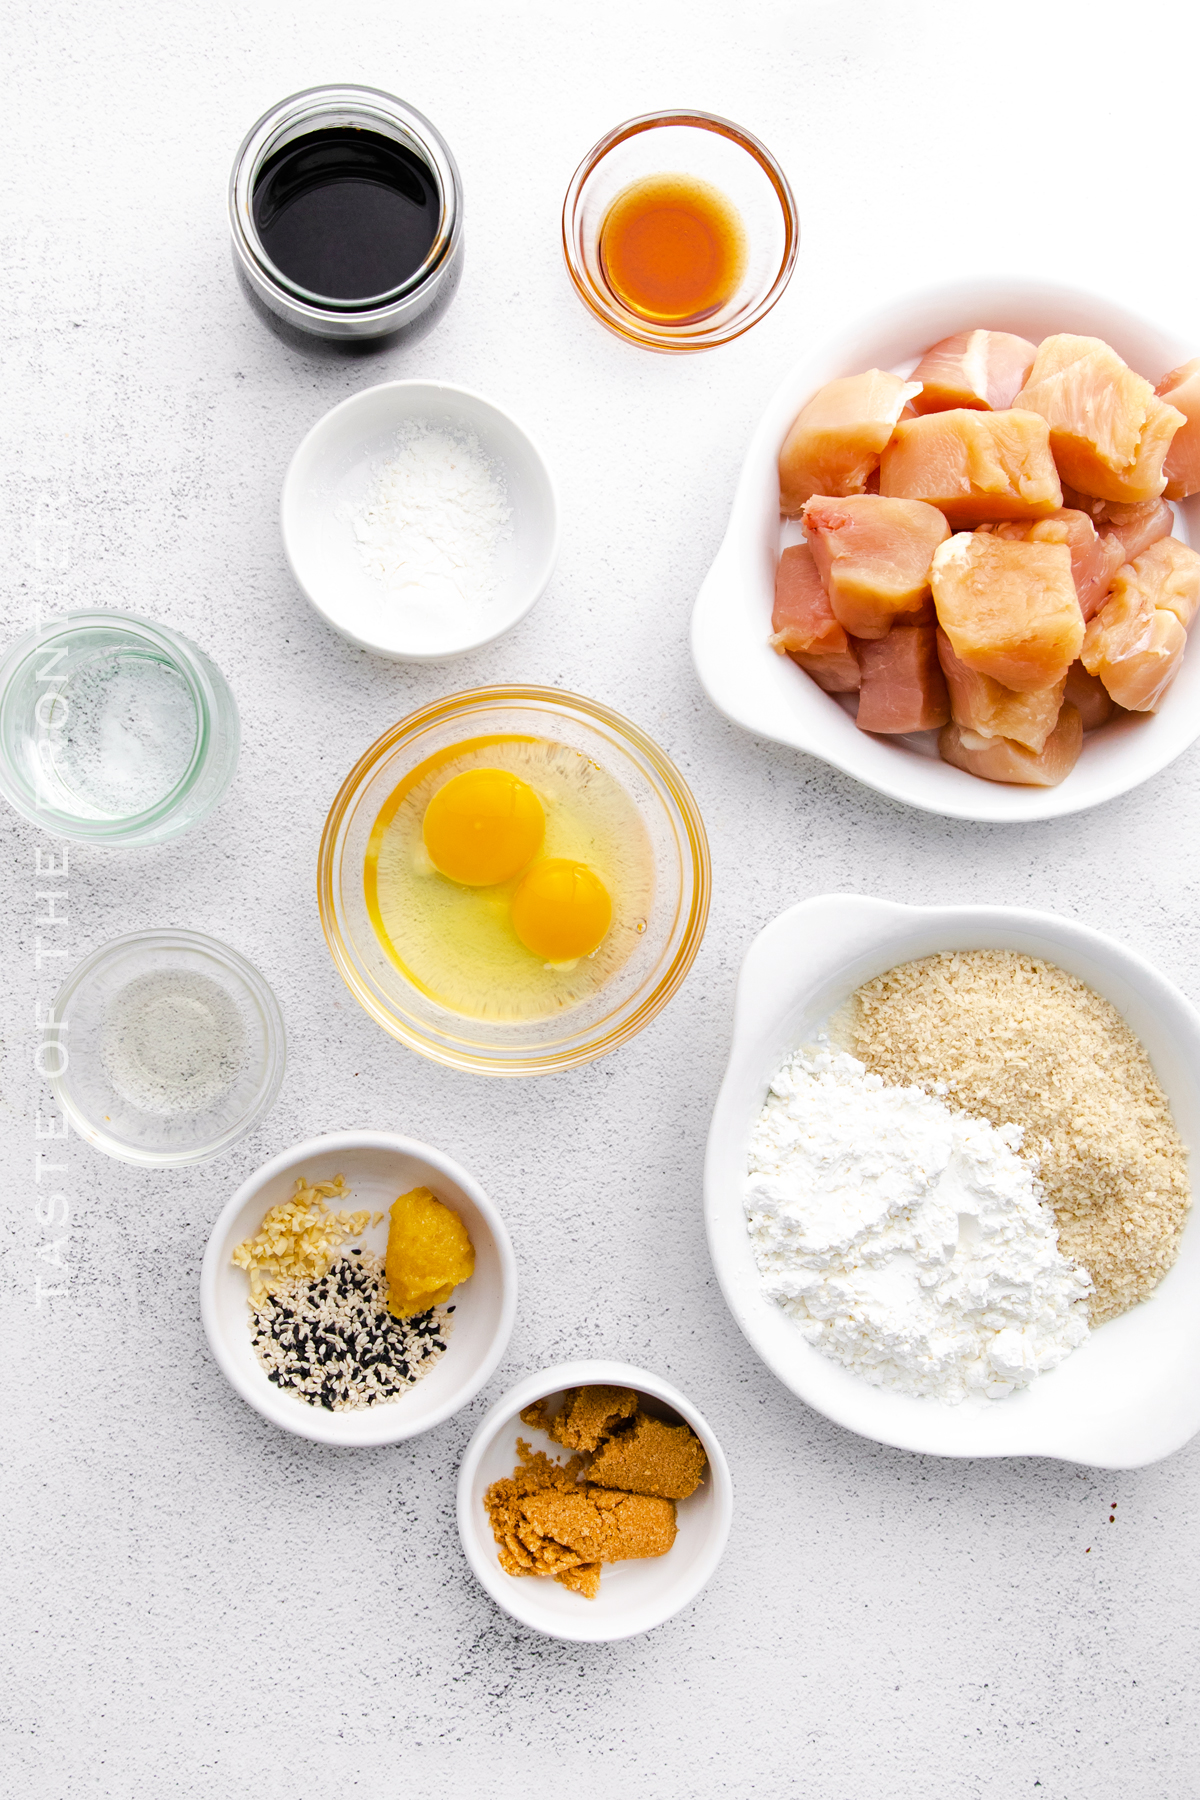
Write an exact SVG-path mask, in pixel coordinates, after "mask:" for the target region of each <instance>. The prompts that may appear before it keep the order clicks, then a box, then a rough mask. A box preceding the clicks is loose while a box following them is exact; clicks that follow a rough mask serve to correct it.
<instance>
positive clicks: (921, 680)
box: [858, 625, 950, 732]
mask: <svg viewBox="0 0 1200 1800" xmlns="http://www.w3.org/2000/svg"><path fill="white" fill-rule="evenodd" d="M936 635H937V633H936V631H935V628H934V627H933V626H932V625H894V626H893V627H892V629H891V631H889V632H888V634H887V636H886V637H881V638H873V639H871V640H870V641H869V642H866V643H861V644H859V646H858V660H859V665H860V667H861V669H862V687H861V689H860V690H859V696H858V728H859V730H860V731H882V732H897V731H933V730H935V729H936V728H937V727H938V726H941V725H944V724H945V723H946V721H947V720H948V719H949V717H950V701H949V697H948V695H947V693H946V681H945V677H944V676H943V674H942V670H941V665H940V663H939V662H938V655H937V645H936V642H935V638H936Z"/></svg>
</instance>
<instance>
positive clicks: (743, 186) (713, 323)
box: [562, 112, 800, 352]
mask: <svg viewBox="0 0 1200 1800" xmlns="http://www.w3.org/2000/svg"><path fill="white" fill-rule="evenodd" d="M562 233H563V254H564V255H565V257H566V261H567V269H568V271H569V272H570V276H571V279H572V281H573V282H574V283H575V287H576V289H577V291H578V293H579V296H580V298H581V299H582V300H583V302H584V304H585V305H586V306H587V307H588V308H589V309H590V310H591V311H592V312H593V313H594V314H595V315H596V317H597V318H598V319H599V320H600V321H601V323H602V324H604V325H607V326H608V328H609V330H610V331H614V332H616V334H617V336H618V337H622V338H625V339H626V340H627V341H628V342H630V343H635V344H641V345H644V346H645V348H647V349H649V350H663V351H667V352H680V351H690V350H711V349H713V348H714V347H715V346H716V345H717V344H727V343H729V342H730V340H731V339H732V338H735V337H740V336H741V334H742V333H743V332H744V331H749V329H750V327H751V326H752V325H756V324H757V323H758V321H759V320H760V319H761V318H762V317H763V316H764V315H765V314H766V313H768V312H769V311H770V310H771V308H772V307H773V306H774V304H775V302H776V301H777V300H778V299H779V296H780V295H781V294H782V293H783V290H784V288H785V287H786V286H787V284H788V281H789V280H790V279H791V273H792V269H793V267H794V266H795V262H796V251H797V248H798V245H799V241H800V227H799V222H798V220H797V217H796V203H795V200H794V199H793V196H792V190H791V188H790V186H789V185H788V180H787V177H786V176H785V174H784V173H783V170H782V169H781V168H780V166H779V164H778V163H777V162H776V160H775V158H774V157H773V156H772V155H771V153H770V151H769V150H768V149H767V147H766V145H765V144H761V143H760V142H759V141H758V139H757V138H756V137H752V136H751V134H750V133H749V132H747V131H743V130H742V129H741V128H740V127H739V126H737V125H734V124H731V122H730V121H729V120H728V119H721V118H718V117H717V116H716V115H715V114H713V113H699V112H661V113H647V114H645V115H644V116H643V117H642V118H638V119H629V120H627V121H626V123H625V124H623V125H618V126H617V127H616V128H615V129H614V130H613V131H610V132H608V133H607V134H606V135H605V136H604V137H602V138H601V139H600V142H599V143H598V144H596V145H595V146H594V147H593V149H592V150H590V151H589V153H588V154H587V156H585V157H584V159H583V161H582V162H581V163H580V165H579V167H578V169H577V170H576V171H575V175H574V177H573V179H572V181H571V185H570V187H569V188H568V189H567V197H566V199H565V201H564V202H563V219H562Z"/></svg>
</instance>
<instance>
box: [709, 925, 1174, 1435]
mask: <svg viewBox="0 0 1200 1800" xmlns="http://www.w3.org/2000/svg"><path fill="white" fill-rule="evenodd" d="M948 950H1013V951H1020V952H1024V953H1027V954H1030V955H1033V956H1037V957H1040V958H1042V959H1044V960H1045V961H1046V962H1049V963H1054V964H1057V965H1058V966H1059V967H1060V968H1062V969H1065V970H1066V971H1067V972H1068V973H1069V974H1072V975H1075V976H1077V977H1078V978H1079V979H1080V980H1081V981H1084V982H1086V983H1087V984H1088V986H1090V987H1091V988H1093V989H1094V990H1095V991H1096V993H1098V994H1100V995H1102V996H1103V997H1104V998H1105V999H1107V1000H1109V1001H1111V1003H1112V1004H1113V1006H1115V1008H1116V1009H1117V1011H1118V1013H1120V1015H1121V1016H1122V1018H1123V1019H1124V1020H1125V1022H1126V1023H1127V1024H1128V1026H1129V1027H1130V1029H1131V1030H1132V1031H1133V1032H1134V1033H1135V1034H1136V1036H1137V1037H1138V1038H1140V1040H1141V1042H1142V1044H1143V1045H1144V1047H1145V1049H1146V1051H1147V1052H1148V1054H1149V1057H1150V1060H1151V1063H1152V1064H1153V1067H1154V1072H1155V1074H1156V1076H1157V1078H1158V1081H1159V1083H1160V1084H1161V1086H1162V1088H1163V1090H1164V1092H1165V1094H1166V1096H1167V1099H1168V1101H1169V1102H1170V1106H1171V1111H1172V1113H1173V1115H1174V1119H1175V1124H1176V1126H1177V1127H1178V1130H1179V1133H1180V1136H1181V1137H1182V1139H1183V1142H1184V1145H1185V1146H1186V1148H1187V1150H1188V1152H1189V1154H1190V1156H1191V1157H1192V1158H1194V1156H1195V1153H1196V1150H1197V1148H1198V1147H1200V1014H1197V1012H1196V1010H1195V1009H1194V1008H1193V1007H1192V1006H1191V1004H1190V1003H1189V1002H1188V1001H1187V1000H1186V999H1185V998H1184V997H1183V995H1182V994H1180V993H1179V991H1178V990H1177V989H1176V988H1174V987H1172V985H1171V984H1170V983H1169V982H1168V981H1166V980H1165V979H1164V978H1163V977H1162V976H1161V975H1159V974H1158V973H1157V971H1156V970H1154V969H1153V968H1152V967H1151V966H1150V965H1149V964H1148V963H1147V962H1145V961H1144V960H1143V959H1142V958H1141V957H1140V956H1138V955H1136V954H1135V953H1134V952H1133V951H1130V950H1128V949H1126V948H1125V947H1124V946H1123V945H1121V944H1119V943H1117V942H1115V941H1114V940H1113V939H1111V938H1108V937H1106V936H1104V935H1103V934H1101V933H1100V932H1097V931H1093V930H1091V929H1090V928H1089V927H1087V926H1084V925H1079V924H1076V923H1075V922H1074V921H1073V920H1070V919H1065V918H1061V917H1059V916H1057V915H1055V914H1053V913H1041V912H1035V911H1032V910H1026V909H1024V908H1018V907H992V906H952V907H910V906H900V905H896V904H894V903H892V902H889V901H884V900H877V899H871V898H867V897H865V896H861V895H856V894H830V895H822V896H819V897H817V898H815V899H811V900H806V901H803V902H801V903H800V904H799V905H798V906H793V907H791V908H790V909H789V910H788V911H787V912H785V913H783V914H781V915H780V917H779V918H777V919H775V920H774V921H773V922H772V923H771V924H770V925H768V926H767V927H766V929H765V930H764V931H762V932H761V933H760V934H759V936H758V937H757V938H755V940H754V942H753V943H752V944H751V946H750V948H749V950H748V951H747V953H746V957H745V960H744V962H743V964H742V970H741V974H740V977H739V980H738V988H737V997H736V1001H735V1008H734V1027H733V1043H732V1046H731V1049H730V1057H729V1063H728V1067H727V1069H726V1073H725V1078H724V1081H723V1083H722V1086H721V1090H720V1093H719V1095H718V1098H717V1103H716V1106H715V1108H714V1111H713V1118H712V1125H711V1128H710V1131H709V1138H708V1150H707V1157H706V1163H705V1184H704V1185H705V1216H706V1224H707V1230H708V1241H709V1248H710V1251H711V1253H712V1259H713V1266H714V1268H715V1270H716V1274H717V1278H718V1280H719V1282H720V1284H721V1288H722V1291H723V1293H724V1295H725V1299H726V1301H727V1303H728V1305H729V1308H730V1310H731V1312H732V1313H733V1316H734V1318H735V1319H736V1321H737V1323H738V1325H739V1326H740V1327H741V1329H742V1331H743V1332H744V1333H745V1336H746V1337H747V1339H748V1340H749V1342H750V1344H751V1345H752V1347H753V1348H754V1349H755V1350H756V1351H757V1353H758V1354H759V1356H760V1357H761V1358H762V1359H763V1361H764V1362H765V1363H766V1364H767V1367H768V1368H770V1369H771V1370H772V1371H773V1372H774V1373H775V1374H776V1375H777V1376H778V1377H779V1379H780V1380H781V1381H782V1382H783V1383H784V1385H785V1386H786V1387H789V1388H790V1389H791V1390H792V1392H793V1393H795V1394H797V1395H798V1396H799V1397H800V1398H801V1399H802V1400H804V1401H806V1402H807V1403H808V1405H810V1406H813V1407H815V1408H816V1409H817V1411H819V1412H822V1413H824V1414H825V1415H826V1416H827V1417H828V1418H830V1419H833V1420H834V1421H835V1422H836V1423H838V1424H840V1425H844V1426H846V1427H847V1428H848V1429H849V1430H852V1431H857V1432H860V1433H861V1434H862V1435H863V1436H865V1437H871V1438H875V1439H877V1440H878V1441H879V1442H881V1443H885V1444H892V1445H895V1446H897V1447H898V1448H900V1449H905V1450H914V1451H920V1452H924V1453H927V1454H933V1455H942V1456H1052V1457H1059V1458H1061V1459H1063V1460H1064V1461H1068V1462H1078V1463H1087V1464H1091V1465H1094V1466H1098V1467H1102V1468H1137V1467H1141V1466H1142V1465H1144V1464H1146V1463H1151V1462H1155V1461H1157V1460H1159V1459H1160V1458H1161V1457H1164V1456H1168V1455H1170V1454H1171V1453H1172V1452H1173V1451H1175V1450H1177V1449H1179V1448H1180V1447H1181V1446H1182V1445H1183V1444H1185V1443H1186V1442H1187V1441H1188V1439H1189V1438H1191V1437H1192V1436H1193V1435H1194V1434H1195V1432H1196V1431H1197V1430H1200V1306H1198V1305H1197V1298H1198V1296H1200V1226H1198V1225H1197V1223H1196V1222H1195V1220H1194V1219H1193V1220H1191V1221H1190V1222H1189V1224H1188V1225H1187V1226H1186V1228H1185V1229H1184V1231H1183V1234H1182V1238H1181V1240H1180V1250H1179V1256H1178V1259H1177V1261H1176V1263H1175V1265H1174V1267H1173V1268H1171V1269H1170V1271H1169V1272H1168V1274H1167V1275H1166V1276H1165V1278H1164V1279H1163V1280H1162V1281H1161V1283H1160V1284H1159V1286H1158V1287H1157V1288H1156V1289H1155V1290H1154V1292H1153V1294H1152V1295H1151V1296H1150V1298H1149V1299H1148V1300H1146V1301H1144V1302H1143V1303H1142V1304H1140V1305H1138V1306H1135V1307H1133V1308H1131V1309H1130V1310H1129V1311H1128V1312H1125V1313H1123V1314H1122V1315H1121V1316H1120V1317H1118V1318H1114V1319H1110V1320H1109V1321H1108V1322H1107V1323H1105V1324H1103V1325H1101V1326H1099V1327H1098V1328H1097V1329H1095V1330H1093V1331H1092V1333H1091V1335H1090V1336H1089V1337H1088V1339H1087V1341H1086V1342H1085V1343H1083V1344H1082V1345H1081V1346H1080V1347H1079V1348H1078V1349H1076V1350H1074V1351H1073V1352H1072V1353H1071V1354H1070V1355H1069V1356H1067V1357H1066V1359H1065V1361H1063V1362H1061V1363H1060V1364H1059V1366H1058V1367H1057V1368H1054V1369H1052V1370H1050V1371H1049V1372H1047V1373H1045V1374H1042V1375H1040V1376H1038V1377H1037V1378H1036V1379H1035V1380H1034V1381H1033V1382H1032V1383H1031V1385H1030V1386H1028V1387H1027V1388H1025V1389H1024V1390H1022V1391H1020V1392H1017V1393H1015V1394H1012V1395H1010V1396H1009V1397H1007V1398H1005V1399H1001V1400H983V1399H980V1400H973V1399H969V1400H966V1401H963V1402H962V1403H961V1404H959V1405H947V1404H945V1403H944V1402H941V1401H939V1400H933V1399H918V1398H914V1397H911V1396H910V1395H908V1394H904V1393H900V1392H898V1391H896V1390H895V1389H892V1388H885V1387H876V1386H873V1385H871V1384H870V1383H869V1382H867V1381H865V1380H863V1379H862V1378H861V1377H860V1376H858V1375H855V1374H854V1373H852V1372H851V1371H850V1370H849V1369H847V1368H844V1367H842V1366H841V1365H840V1364H839V1363H836V1362H834V1361H833V1360H832V1359H831V1358H829V1357H827V1356H825V1355H824V1354H822V1352H821V1351H819V1350H818V1349H816V1348H815V1347H813V1346H811V1345H810V1344H808V1343H807V1342H806V1341H805V1339H804V1338H803V1336H802V1335H801V1333H800V1330H799V1329H798V1327H797V1325H796V1324H795V1322H794V1321H793V1320H792V1319H791V1318H790V1317H789V1316H788V1315H787V1313H785V1312H784V1311H783V1310H782V1308H781V1307H780V1306H778V1305H777V1304H776V1302H775V1301H774V1300H772V1299H770V1298H768V1296H767V1294H766V1293H765V1292H764V1289H763V1286H762V1282H761V1279H760V1276H759V1272H758V1268H757V1267H756V1264H755V1260H754V1255H753V1252H752V1247H751V1240H750V1235H749V1233H748V1230H747V1222H746V1213H745V1210H744V1205H743V1199H744V1195H745V1191H746V1176H747V1155H748V1149H749V1143H750V1137H751V1132H752V1130H753V1128H754V1124H755V1121H756V1120H757V1118H758V1116H759V1114H760V1113H761V1111H762V1107H763V1104H764V1101H765V1100H766V1097H767V1091H768V1086H769V1083H770V1081H771V1079H772V1077H773V1075H774V1074H775V1072H776V1070H777V1069H779V1067H780V1066H781V1064H782V1063H783V1062H784V1061H785V1059H786V1058H787V1057H788V1056H789V1054H790V1053H791V1052H793V1051H794V1050H795V1049H797V1048H798V1047H799V1046H801V1045H805V1044H811V1043H813V1042H814V1041H815V1039H816V1037H817V1035H818V1033H819V1032H820V1031H821V1030H822V1029H823V1028H824V1027H825V1025H826V1024H827V1022H828V1021H829V1020H830V1018H831V1016H832V1015H833V1014H834V1013H835V1012H836V1010H837V1009H838V1008H839V1007H840V1006H841V1005H842V1004H843V1002H845V1001H846V1000H847V999H849V997H850V995H851V994H853V993H854V991H855V990H856V989H857V988H858V987H859V986H860V985H861V984H862V983H863V982H865V981H869V980H870V979H871V978H872V977H874V976H876V975H881V974H883V973H884V972H885V971H886V970H888V969H891V968H894V967H896V966H897V965H898V964H900V963H905V962H910V961H913V960H915V959H916V958H919V957H923V956H930V955H933V954H935V953H937V952H939V951H948Z"/></svg>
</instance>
